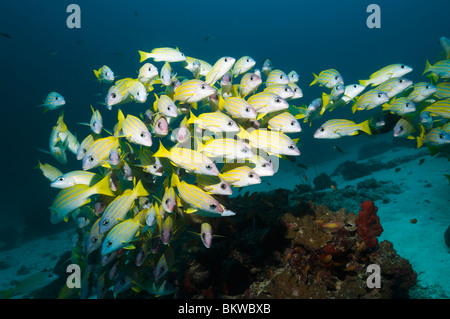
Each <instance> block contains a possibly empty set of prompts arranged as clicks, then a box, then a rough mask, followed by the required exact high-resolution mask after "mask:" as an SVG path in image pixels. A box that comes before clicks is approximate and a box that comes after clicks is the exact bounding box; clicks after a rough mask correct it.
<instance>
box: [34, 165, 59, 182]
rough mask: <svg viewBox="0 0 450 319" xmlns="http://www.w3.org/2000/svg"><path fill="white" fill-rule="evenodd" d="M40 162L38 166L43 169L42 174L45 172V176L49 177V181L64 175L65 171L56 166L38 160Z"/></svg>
mask: <svg viewBox="0 0 450 319" xmlns="http://www.w3.org/2000/svg"><path fill="white" fill-rule="evenodd" d="M38 162H39V164H38V166H37V167H36V168H39V169H40V170H41V171H42V174H44V176H45V178H47V179H48V180H49V181H51V182H53V181H54V180H55V179H56V178H58V177H59V176H61V175H63V172H61V171H60V170H59V169H57V168H56V167H54V166H52V165H50V164H48V163H45V164H42V163H41V162H40V161H38Z"/></svg>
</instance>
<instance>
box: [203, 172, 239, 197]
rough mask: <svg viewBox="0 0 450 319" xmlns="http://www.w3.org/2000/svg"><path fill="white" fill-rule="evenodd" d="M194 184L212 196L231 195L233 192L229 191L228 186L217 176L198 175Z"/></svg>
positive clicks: (229, 187)
mask: <svg viewBox="0 0 450 319" xmlns="http://www.w3.org/2000/svg"><path fill="white" fill-rule="evenodd" d="M195 184H196V185H197V186H198V187H200V188H201V189H203V190H204V191H205V192H207V193H210V194H214V195H231V194H233V191H232V190H231V186H230V184H228V183H227V182H226V181H224V180H223V179H221V178H220V177H218V176H208V175H201V174H198V175H197V178H196V180H195Z"/></svg>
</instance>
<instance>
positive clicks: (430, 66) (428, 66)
mask: <svg viewBox="0 0 450 319" xmlns="http://www.w3.org/2000/svg"><path fill="white" fill-rule="evenodd" d="M431 68H432V65H431V64H430V61H428V59H427V62H425V71H423V73H422V75H424V74H425V73H427V72H429V71H430V69H431Z"/></svg>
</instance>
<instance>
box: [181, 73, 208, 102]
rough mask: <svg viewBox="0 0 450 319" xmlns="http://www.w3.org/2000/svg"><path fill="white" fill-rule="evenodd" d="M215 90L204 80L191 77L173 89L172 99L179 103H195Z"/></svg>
mask: <svg viewBox="0 0 450 319" xmlns="http://www.w3.org/2000/svg"><path fill="white" fill-rule="evenodd" d="M215 92H216V90H215V89H214V88H212V87H211V86H210V85H209V84H207V83H206V82H204V81H200V80H196V79H192V80H188V81H186V82H184V83H182V84H181V85H180V86H179V87H178V88H177V89H176V90H175V95H174V97H173V100H174V101H180V102H181V103H197V102H198V101H201V100H203V99H206V98H207V97H209V96H211V95H213V94H214V93H215Z"/></svg>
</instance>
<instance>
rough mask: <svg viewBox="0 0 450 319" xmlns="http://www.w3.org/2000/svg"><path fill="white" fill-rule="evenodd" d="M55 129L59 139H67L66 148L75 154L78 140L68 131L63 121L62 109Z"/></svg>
mask: <svg viewBox="0 0 450 319" xmlns="http://www.w3.org/2000/svg"><path fill="white" fill-rule="evenodd" d="M55 129H56V130H57V133H56V134H57V135H58V137H59V138H60V140H61V141H67V148H68V149H69V151H71V152H72V153H73V154H77V152H78V148H79V147H80V143H79V142H78V140H77V137H76V136H75V135H73V134H72V133H71V132H70V131H69V129H68V128H67V125H66V124H65V123H64V111H62V112H61V114H60V116H59V118H58V121H57V125H56V126H55Z"/></svg>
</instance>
